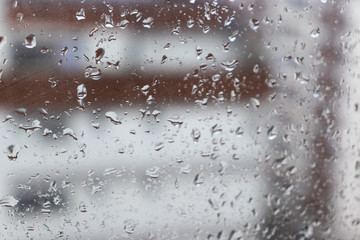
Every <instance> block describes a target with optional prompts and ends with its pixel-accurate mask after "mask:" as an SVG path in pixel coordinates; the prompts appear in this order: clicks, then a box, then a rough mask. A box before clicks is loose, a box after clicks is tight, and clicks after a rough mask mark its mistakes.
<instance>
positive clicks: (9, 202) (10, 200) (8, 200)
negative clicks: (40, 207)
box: [0, 196, 19, 207]
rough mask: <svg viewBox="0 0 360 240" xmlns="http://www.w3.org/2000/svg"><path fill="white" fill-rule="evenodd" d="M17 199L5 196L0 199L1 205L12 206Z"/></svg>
mask: <svg viewBox="0 0 360 240" xmlns="http://www.w3.org/2000/svg"><path fill="white" fill-rule="evenodd" d="M18 202H19V201H18V200H17V199H15V198H14V197H13V196H6V197H4V198H2V199H0V206H1V207H14V206H15V205H16V204H17V203H18Z"/></svg>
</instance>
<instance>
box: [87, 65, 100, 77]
mask: <svg viewBox="0 0 360 240" xmlns="http://www.w3.org/2000/svg"><path fill="white" fill-rule="evenodd" d="M85 77H86V78H91V79H92V80H100V79H101V70H100V69H98V68H97V67H92V66H88V67H86V70H85Z"/></svg>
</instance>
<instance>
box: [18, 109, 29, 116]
mask: <svg viewBox="0 0 360 240" xmlns="http://www.w3.org/2000/svg"><path fill="white" fill-rule="evenodd" d="M15 112H16V113H18V114H20V115H23V116H26V112H27V110H26V108H17V109H16V110H15Z"/></svg>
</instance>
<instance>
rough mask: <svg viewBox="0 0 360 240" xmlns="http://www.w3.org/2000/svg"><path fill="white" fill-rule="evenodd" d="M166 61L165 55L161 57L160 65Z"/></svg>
mask: <svg viewBox="0 0 360 240" xmlns="http://www.w3.org/2000/svg"><path fill="white" fill-rule="evenodd" d="M166 59H167V56H166V55H164V56H162V58H161V62H160V63H161V64H164V63H165V62H166Z"/></svg>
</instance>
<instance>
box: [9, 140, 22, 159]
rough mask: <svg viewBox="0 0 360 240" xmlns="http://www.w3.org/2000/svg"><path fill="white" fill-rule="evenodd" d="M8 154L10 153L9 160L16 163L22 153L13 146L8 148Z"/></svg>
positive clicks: (17, 147)
mask: <svg viewBox="0 0 360 240" xmlns="http://www.w3.org/2000/svg"><path fill="white" fill-rule="evenodd" d="M7 152H8V154H7V156H8V158H9V160H11V161H15V160H16V159H17V158H18V154H19V152H20V147H19V146H17V145H14V144H12V145H10V146H8V148H7Z"/></svg>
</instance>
